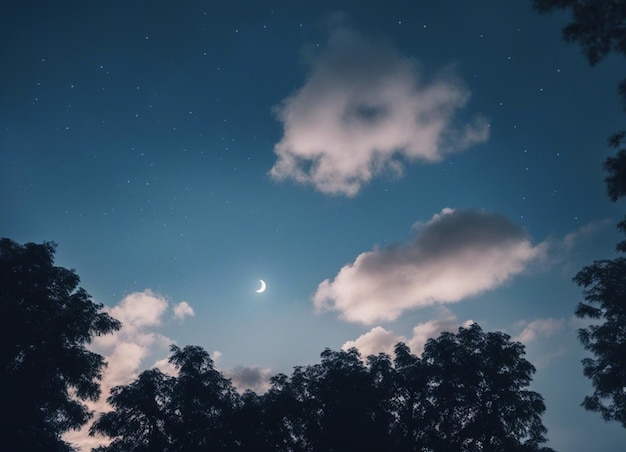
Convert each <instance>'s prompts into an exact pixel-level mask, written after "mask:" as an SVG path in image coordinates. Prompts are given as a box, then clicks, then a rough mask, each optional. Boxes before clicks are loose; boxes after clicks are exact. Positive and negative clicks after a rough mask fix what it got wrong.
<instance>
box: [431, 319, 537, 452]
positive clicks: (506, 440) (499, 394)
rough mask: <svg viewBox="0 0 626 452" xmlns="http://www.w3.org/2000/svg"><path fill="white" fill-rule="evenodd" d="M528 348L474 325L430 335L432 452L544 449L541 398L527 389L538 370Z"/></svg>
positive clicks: (502, 334)
mask: <svg viewBox="0 0 626 452" xmlns="http://www.w3.org/2000/svg"><path fill="white" fill-rule="evenodd" d="M523 356H524V346H523V345H522V344H520V343H518V342H511V341H510V337H509V336H508V335H506V334H504V333H501V332H494V333H486V334H485V333H483V332H482V330H481V329H480V327H479V326H478V325H477V324H476V323H474V324H472V325H471V326H470V327H468V328H459V332H458V334H452V333H448V332H446V333H442V334H441V335H440V336H439V338H437V339H430V340H429V341H428V342H427V343H426V346H425V348H424V353H423V354H422V365H423V366H424V367H425V374H426V378H427V382H426V386H427V387H428V388H429V393H430V394H429V397H428V399H429V401H430V403H429V405H428V406H427V411H426V416H425V417H426V420H427V422H428V423H429V424H428V425H427V430H428V431H429V436H430V437H429V443H430V444H431V445H432V449H433V450H455V451H456V450H458V451H473V450H489V451H503V452H504V451H516V450H541V449H540V444H541V443H544V442H545V441H546V439H545V433H546V432H547V430H546V428H545V427H544V426H543V424H542V422H541V415H542V414H543V412H544V411H545V405H544V403H543V399H542V397H541V396H540V395H539V394H537V393H536V392H533V391H529V390H528V389H526V388H527V387H528V386H529V385H530V382H531V381H532V375H533V373H534V372H535V368H534V367H533V365H532V364H531V363H529V362H528V361H526V360H525V359H524V358H523Z"/></svg>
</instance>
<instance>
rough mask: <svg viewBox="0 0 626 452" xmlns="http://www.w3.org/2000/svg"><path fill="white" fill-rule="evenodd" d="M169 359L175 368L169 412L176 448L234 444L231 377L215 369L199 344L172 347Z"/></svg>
mask: <svg viewBox="0 0 626 452" xmlns="http://www.w3.org/2000/svg"><path fill="white" fill-rule="evenodd" d="M171 352H172V354H171V356H170V358H169V361H170V363H172V364H173V365H174V366H175V367H176V368H177V369H178V376H177V377H176V380H175V382H174V386H173V389H172V397H171V403H170V406H169V411H170V413H171V414H173V415H174V416H173V423H172V426H171V430H170V432H171V438H172V443H173V446H174V447H173V449H172V450H175V451H184V452H190V451H207V450H228V449H231V448H233V447H234V444H235V441H234V433H233V432H234V426H233V424H232V419H233V411H234V407H235V405H236V403H237V393H236V392H235V389H234V388H233V386H232V384H231V382H230V380H228V379H226V378H224V376H223V375H222V374H221V373H220V372H219V371H218V370H217V369H215V365H214V363H213V360H212V359H211V356H210V355H209V353H208V352H207V351H206V350H204V349H203V348H201V347H198V346H191V345H188V346H186V347H185V348H183V349H181V348H179V347H177V346H176V345H172V346H171Z"/></svg>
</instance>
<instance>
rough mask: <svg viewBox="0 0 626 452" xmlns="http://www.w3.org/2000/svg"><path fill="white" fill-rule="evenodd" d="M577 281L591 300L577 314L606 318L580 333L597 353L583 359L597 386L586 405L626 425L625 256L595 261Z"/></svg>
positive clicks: (583, 340) (580, 304) (586, 344)
mask: <svg viewBox="0 0 626 452" xmlns="http://www.w3.org/2000/svg"><path fill="white" fill-rule="evenodd" d="M575 281H576V283H578V285H580V286H582V287H584V288H585V291H584V296H585V300H586V301H587V302H588V303H579V304H578V308H577V309H576V316H578V317H580V318H589V319H594V320H597V319H603V320H604V322H603V323H596V324H592V325H590V326H589V327H587V328H582V329H580V330H579V332H578V337H579V339H580V341H581V342H582V344H583V346H584V347H585V348H586V349H587V350H589V351H591V352H592V353H593V354H594V355H595V358H586V359H584V360H583V372H584V374H585V376H586V377H588V378H590V379H591V381H592V382H593V386H594V392H593V395H591V396H587V397H585V399H584V401H583V406H584V407H585V408H586V409H587V410H590V411H596V412H599V413H600V414H601V415H602V417H603V418H604V419H605V420H606V421H618V422H620V423H621V424H622V426H624V427H625V428H626V258H623V257H619V258H617V259H614V260H603V261H596V262H594V264H593V265H590V266H588V267H585V268H584V269H582V270H581V271H580V272H579V273H578V274H577V275H576V278H575Z"/></svg>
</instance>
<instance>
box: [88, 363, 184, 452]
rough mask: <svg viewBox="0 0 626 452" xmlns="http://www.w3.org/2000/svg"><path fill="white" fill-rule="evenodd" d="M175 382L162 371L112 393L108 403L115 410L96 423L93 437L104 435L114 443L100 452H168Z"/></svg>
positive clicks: (149, 373) (150, 372)
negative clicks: (168, 433) (170, 410)
mask: <svg viewBox="0 0 626 452" xmlns="http://www.w3.org/2000/svg"><path fill="white" fill-rule="evenodd" d="M172 384H173V378H172V377H168V376H167V375H165V374H163V373H162V372H161V371H159V370H158V369H151V370H146V371H144V372H142V373H141V374H140V375H139V377H137V379H136V380H135V381H134V382H132V383H131V384H129V385H127V386H116V387H115V388H113V389H112V390H111V395H110V396H109V397H108V398H107V402H108V403H109V405H111V407H112V408H113V409H112V410H111V411H109V412H107V413H104V414H101V415H100V417H98V419H96V421H95V422H94V423H93V425H92V426H91V429H90V431H89V434H90V435H92V436H93V435H95V434H96V433H100V434H102V435H106V436H108V437H110V438H111V439H112V441H111V443H110V444H109V445H108V446H102V447H98V448H97V449H95V451H96V452H133V451H134V452H140V451H146V452H148V451H157V450H158V451H163V452H165V451H167V450H171V449H170V439H169V437H168V435H167V433H166V432H167V427H168V424H169V423H170V420H169V417H170V416H171V415H172V413H171V412H169V411H168V409H169V404H170V397H171V393H172Z"/></svg>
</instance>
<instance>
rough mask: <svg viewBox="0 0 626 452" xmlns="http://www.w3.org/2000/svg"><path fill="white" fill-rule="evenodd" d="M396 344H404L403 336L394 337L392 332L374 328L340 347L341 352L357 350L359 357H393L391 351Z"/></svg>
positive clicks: (377, 327)
mask: <svg viewBox="0 0 626 452" xmlns="http://www.w3.org/2000/svg"><path fill="white" fill-rule="evenodd" d="M398 342H404V343H406V342H407V340H406V338H405V337H403V336H398V335H396V334H395V333H394V332H393V331H388V330H386V329H385V328H383V327H382V326H375V327H374V328H372V329H371V330H369V331H368V332H367V333H365V334H362V335H361V336H359V337H357V338H356V340H354V341H348V342H346V343H345V344H343V346H342V347H341V348H342V349H343V350H348V349H351V348H352V347H355V348H358V349H359V352H360V353H361V356H363V357H366V356H370V355H377V354H379V353H387V354H388V355H391V356H393V350H394V347H395V345H396V344H397V343H398Z"/></svg>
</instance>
